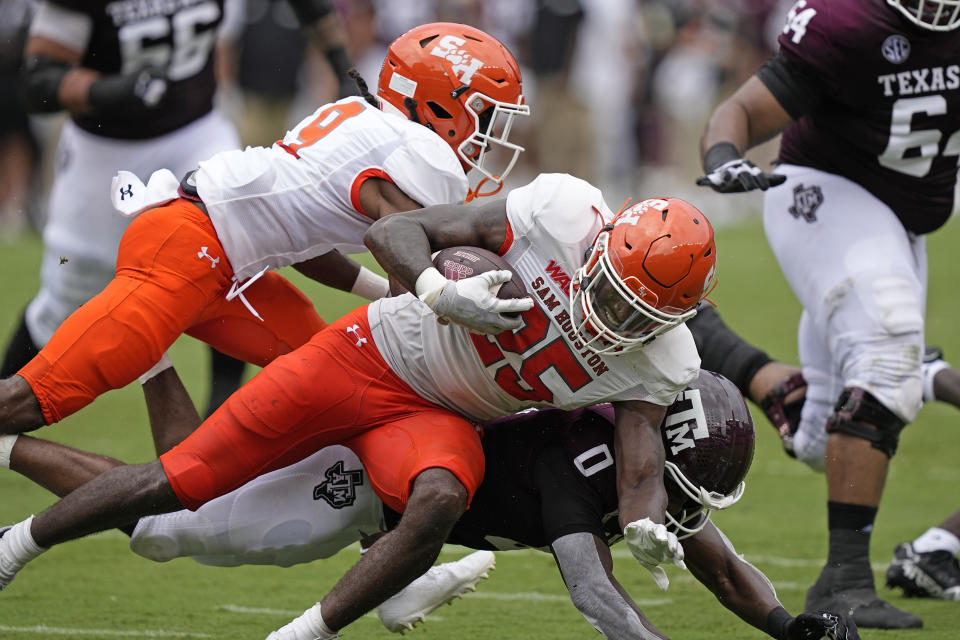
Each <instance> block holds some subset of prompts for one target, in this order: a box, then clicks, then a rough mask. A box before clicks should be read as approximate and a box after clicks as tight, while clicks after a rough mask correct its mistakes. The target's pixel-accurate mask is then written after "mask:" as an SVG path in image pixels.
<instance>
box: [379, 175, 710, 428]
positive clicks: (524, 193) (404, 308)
mask: <svg viewBox="0 0 960 640" xmlns="http://www.w3.org/2000/svg"><path fill="white" fill-rule="evenodd" d="M507 217H508V220H509V223H510V234H512V241H511V242H510V245H509V248H508V249H507V251H506V252H505V253H504V256H503V257H504V258H505V259H506V260H507V262H509V263H510V265H511V266H512V267H513V269H514V271H515V273H517V274H519V276H520V279H521V281H522V282H523V283H524V285H525V286H526V288H527V292H528V293H529V294H530V295H531V296H532V297H533V299H534V301H535V302H536V306H535V307H534V308H533V309H531V310H530V311H527V312H525V313H524V315H523V317H524V321H525V326H524V327H523V328H522V329H519V330H517V331H513V332H504V333H501V334H499V335H497V336H485V335H478V334H471V333H470V332H469V331H467V330H466V329H464V328H463V327H460V326H457V325H455V324H452V323H451V324H448V325H441V324H439V323H438V322H437V318H436V315H435V314H434V313H433V311H431V310H430V308H429V307H427V305H425V304H423V303H422V302H421V301H420V300H418V299H417V298H416V296H414V295H413V294H409V293H408V294H404V295H402V296H397V297H394V298H384V299H382V300H378V301H376V302H374V303H373V304H371V305H370V307H369V311H368V316H369V320H370V327H371V333H372V336H373V338H374V341H375V342H376V345H377V348H378V349H380V352H381V353H382V354H383V356H384V358H385V359H386V361H387V363H389V365H390V366H391V367H392V368H393V370H394V371H396V372H397V374H398V375H399V376H400V377H401V378H403V380H404V381H406V382H407V383H408V384H410V386H411V387H412V388H413V389H414V390H415V391H416V392H417V393H419V394H420V395H421V396H423V397H424V398H427V399H428V400H430V401H432V402H435V403H436V404H439V405H441V406H444V407H446V408H448V409H451V410H453V411H456V412H458V413H461V414H463V415H465V416H468V417H470V418H472V419H474V420H487V419H491V418H495V417H498V416H503V415H507V414H510V413H514V412H516V411H519V410H521V409H525V408H528V407H533V406H536V407H557V408H560V409H574V408H576V407H582V406H586V405H591V404H595V403H598V402H611V401H618V400H645V401H649V402H652V403H654V404H659V405H669V404H670V403H671V402H673V400H674V399H675V397H676V395H677V394H678V393H679V392H680V391H682V390H683V388H684V387H686V386H687V385H689V384H690V383H692V382H693V381H694V380H695V379H696V377H697V372H698V370H699V367H700V357H699V355H698V353H697V349H696V346H695V345H694V342H693V336H692V335H691V334H690V331H689V330H688V329H687V328H686V326H680V327H677V328H675V329H673V330H671V331H668V332H667V333H665V334H663V335H661V336H659V337H657V338H656V339H655V340H654V341H653V342H651V343H650V344H648V345H647V346H645V347H644V348H642V349H639V350H637V351H631V352H627V353H624V354H622V355H618V356H599V355H596V354H595V353H593V352H590V351H588V350H586V349H584V348H583V345H582V343H581V342H580V341H579V340H577V339H576V338H575V337H574V336H573V334H572V333H571V328H572V327H571V319H570V289H569V287H570V281H571V276H572V275H573V273H574V272H575V270H576V269H577V268H579V267H580V266H581V265H582V264H583V259H584V252H585V251H586V250H587V249H588V248H589V247H591V246H592V244H593V241H594V239H595V238H596V236H597V234H598V233H599V232H600V229H601V227H602V226H603V224H604V223H605V222H607V221H609V220H610V219H611V218H612V217H613V214H612V212H611V211H610V209H609V208H608V207H607V205H606V204H605V203H604V202H603V198H602V197H601V194H600V191H599V190H597V189H596V188H595V187H592V186H591V185H589V184H588V183H586V182H584V181H583V180H579V179H577V178H574V177H572V176H569V175H565V174H546V175H541V176H539V177H537V178H536V179H535V180H534V181H533V182H531V183H530V184H529V185H526V186H524V187H521V188H519V189H515V190H514V191H512V192H511V193H510V195H509V196H507Z"/></svg>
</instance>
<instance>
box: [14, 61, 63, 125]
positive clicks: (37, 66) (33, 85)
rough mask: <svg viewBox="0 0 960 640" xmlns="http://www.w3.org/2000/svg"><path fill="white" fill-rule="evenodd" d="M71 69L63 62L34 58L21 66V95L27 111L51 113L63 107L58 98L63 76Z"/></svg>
mask: <svg viewBox="0 0 960 640" xmlns="http://www.w3.org/2000/svg"><path fill="white" fill-rule="evenodd" d="M70 69H71V67H70V65H68V64H67V63H65V62H62V61H60V60H54V59H53V58H46V57H43V56H34V57H32V58H30V59H29V60H27V61H26V62H25V63H24V65H23V74H22V77H21V95H22V96H23V102H24V105H25V106H26V108H27V110H28V111H30V112H33V113H53V112H54V111H60V110H61V109H63V106H62V105H61V104H60V98H59V96H58V94H59V91H60V83H61V82H63V76H65V75H67V72H68V71H70Z"/></svg>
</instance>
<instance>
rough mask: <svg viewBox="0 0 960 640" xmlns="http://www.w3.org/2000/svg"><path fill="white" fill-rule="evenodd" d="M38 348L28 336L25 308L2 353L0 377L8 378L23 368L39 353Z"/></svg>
mask: <svg viewBox="0 0 960 640" xmlns="http://www.w3.org/2000/svg"><path fill="white" fill-rule="evenodd" d="M39 351H40V349H39V348H38V347H37V345H36V344H34V342H33V338H32V337H30V331H29V329H27V317H26V310H24V312H23V313H21V314H20V324H19V325H17V329H16V331H14V332H13V335H12V336H11V337H10V342H8V343H7V350H6V351H5V352H4V354H3V364H2V365H0V378H9V377H10V376H12V375H13V374H15V373H16V372H17V371H20V369H22V368H23V365H25V364H27V363H28V362H30V361H31V360H32V359H33V356H35V355H37V353H39Z"/></svg>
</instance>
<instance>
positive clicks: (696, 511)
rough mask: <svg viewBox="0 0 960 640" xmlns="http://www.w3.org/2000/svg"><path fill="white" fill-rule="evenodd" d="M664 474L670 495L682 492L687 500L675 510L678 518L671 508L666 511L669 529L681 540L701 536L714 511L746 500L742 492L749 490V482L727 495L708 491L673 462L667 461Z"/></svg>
mask: <svg viewBox="0 0 960 640" xmlns="http://www.w3.org/2000/svg"><path fill="white" fill-rule="evenodd" d="M664 471H665V478H664V481H665V483H666V485H667V493H668V495H671V494H672V495H676V493H677V492H678V491H679V492H680V493H682V494H683V496H685V497H686V499H685V500H684V499H682V498H681V501H682V506H681V507H680V508H679V509H675V510H676V511H678V514H677V515H674V514H673V513H672V512H671V510H670V509H667V512H666V520H667V530H668V531H671V532H673V534H674V535H676V536H677V539H679V540H683V539H684V538H689V537H690V536H693V535H696V534H698V533H700V532H701V531H702V530H703V528H704V527H705V526H707V523H708V522H709V521H710V514H711V513H712V512H713V510H714V509H726V508H728V507H732V506H733V505H734V504H736V503H737V501H739V500H740V498H742V497H743V490H744V489H745V488H746V483H745V482H743V481H741V482H740V484H738V485H737V486H736V488H735V489H734V490H733V491H732V492H730V493H729V494H727V495H724V494H722V493H716V492H715V491H707V490H706V489H705V488H703V487H701V486H699V485H695V484H694V483H693V482H691V481H690V480H689V479H688V478H687V477H686V476H684V475H683V472H682V471H680V468H679V467H678V466H677V465H676V464H674V463H673V462H671V461H670V460H667V461H665V462H664Z"/></svg>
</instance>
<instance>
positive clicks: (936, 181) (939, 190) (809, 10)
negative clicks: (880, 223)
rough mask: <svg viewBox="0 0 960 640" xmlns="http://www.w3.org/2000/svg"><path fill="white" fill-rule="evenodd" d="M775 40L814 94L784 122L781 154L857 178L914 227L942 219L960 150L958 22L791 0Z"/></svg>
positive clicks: (863, 3) (924, 228)
mask: <svg viewBox="0 0 960 640" xmlns="http://www.w3.org/2000/svg"><path fill="white" fill-rule="evenodd" d="M779 44H780V54H781V55H783V56H784V57H785V58H786V59H787V61H788V62H789V63H790V65H791V66H792V67H793V68H794V69H796V70H797V72H798V73H799V74H801V76H802V77H803V78H804V81H805V82H804V83H805V84H806V85H807V86H810V87H815V88H816V91H817V93H818V94H819V96H818V97H819V100H818V106H816V107H815V108H814V109H813V111H812V112H810V113H807V114H806V115H804V116H802V117H801V118H799V119H798V120H797V121H796V122H794V123H793V124H791V125H790V126H789V127H788V128H787V129H786V131H785V132H784V134H783V139H782V142H781V146H780V158H779V159H780V162H783V163H788V164H796V165H802V166H808V167H813V168H815V169H820V170H823V171H827V172H830V173H834V174H837V175H841V176H844V177H846V178H848V179H850V180H852V181H854V182H856V183H858V184H860V185H861V186H863V187H864V188H865V189H866V190H867V191H869V192H870V193H872V194H873V195H874V196H876V197H877V198H879V199H880V200H882V201H883V202H884V203H885V204H887V206H889V207H890V208H891V209H893V211H894V212H895V213H896V214H897V216H898V217H899V218H900V220H901V221H902V222H903V224H904V226H905V227H906V228H907V229H909V230H911V231H914V232H916V233H927V232H929V231H933V230H934V229H937V228H938V227H940V226H941V225H942V224H943V223H944V222H946V220H947V218H948V217H949V215H950V212H951V210H952V208H953V195H954V184H955V183H956V176H957V156H958V154H960V30H958V31H952V32H934V31H930V30H926V29H923V28H921V27H918V26H916V25H913V24H912V23H910V22H909V21H907V20H906V19H905V18H904V17H903V16H901V14H900V13H899V12H897V11H896V10H895V9H893V8H891V7H889V6H888V5H887V3H886V1H885V0H799V1H798V2H797V3H796V4H795V5H794V6H793V8H792V9H791V10H790V13H789V15H788V17H787V21H786V24H785V26H784V29H783V33H782V34H781V35H780V39H779ZM760 77H761V79H763V76H762V75H761V76H760ZM768 86H769V87H770V88H771V90H772V91H773V92H774V94H775V95H776V93H777V91H776V89H775V87H773V86H771V85H770V84H769V83H768Z"/></svg>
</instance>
